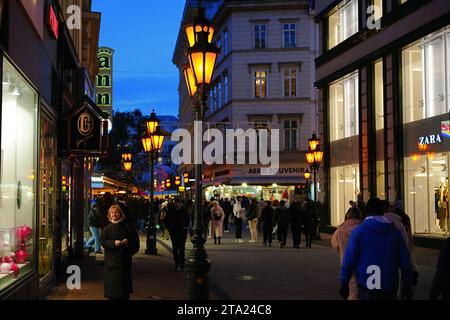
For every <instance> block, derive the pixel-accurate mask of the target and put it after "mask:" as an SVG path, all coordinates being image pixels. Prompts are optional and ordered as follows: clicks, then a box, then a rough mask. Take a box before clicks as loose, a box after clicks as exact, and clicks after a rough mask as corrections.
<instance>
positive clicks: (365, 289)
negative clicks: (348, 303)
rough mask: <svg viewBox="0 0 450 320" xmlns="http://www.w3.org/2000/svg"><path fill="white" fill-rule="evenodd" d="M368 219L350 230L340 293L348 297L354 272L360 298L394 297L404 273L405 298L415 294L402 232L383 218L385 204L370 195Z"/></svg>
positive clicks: (341, 274)
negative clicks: (400, 275)
mask: <svg viewBox="0 0 450 320" xmlns="http://www.w3.org/2000/svg"><path fill="white" fill-rule="evenodd" d="M365 209H366V214H367V218H365V219H364V221H363V222H362V223H361V224H360V225H359V226H357V227H356V228H355V229H354V230H353V231H352V233H351V235H350V239H349V240H348V245H347V248H346V250H345V253H344V258H343V260H342V267H341V273H340V282H341V288H340V290H339V293H340V295H341V296H342V297H343V298H344V299H347V297H348V296H349V281H350V279H351V277H352V276H353V274H355V275H356V279H357V282H358V299H359V300H395V299H396V297H397V291H398V286H399V270H401V273H402V280H403V288H402V291H403V297H404V298H405V299H407V300H409V299H411V298H412V296H413V290H412V281H411V280H412V266H411V259H410V253H409V250H408V247H407V245H406V243H405V241H404V239H403V237H402V235H401V233H400V231H399V230H398V229H397V228H396V227H395V226H394V224H393V223H391V222H390V221H389V220H388V219H386V218H385V217H383V213H384V210H383V209H384V208H383V203H382V201H381V200H380V199H378V198H370V199H369V201H368V202H367V205H366V208H365Z"/></svg>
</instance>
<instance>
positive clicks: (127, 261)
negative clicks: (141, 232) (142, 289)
mask: <svg viewBox="0 0 450 320" xmlns="http://www.w3.org/2000/svg"><path fill="white" fill-rule="evenodd" d="M108 220H109V221H110V222H111V223H110V224H108V225H107V226H106V227H105V228H104V229H103V232H102V242H101V243H102V246H103V248H105V266H104V271H103V278H104V282H105V297H107V298H109V299H110V300H128V299H129V298H130V293H132V292H133V284H132V279H131V264H132V256H133V255H134V254H135V253H137V252H138V251H139V236H138V233H137V231H136V229H135V228H134V227H133V224H128V223H127V222H126V221H125V216H124V214H123V212H122V210H121V209H120V207H119V206H118V205H113V206H111V208H110V209H109V211H108Z"/></svg>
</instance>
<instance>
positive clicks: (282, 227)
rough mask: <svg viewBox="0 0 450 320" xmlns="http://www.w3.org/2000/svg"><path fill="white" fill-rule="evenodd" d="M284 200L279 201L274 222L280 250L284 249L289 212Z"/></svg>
mask: <svg viewBox="0 0 450 320" xmlns="http://www.w3.org/2000/svg"><path fill="white" fill-rule="evenodd" d="M285 204H286V202H285V201H284V200H281V201H280V206H279V207H278V208H276V209H275V220H276V223H277V237H278V242H279V243H280V248H284V247H286V243H287V231H288V228H289V211H288V209H287V208H286V206H285Z"/></svg>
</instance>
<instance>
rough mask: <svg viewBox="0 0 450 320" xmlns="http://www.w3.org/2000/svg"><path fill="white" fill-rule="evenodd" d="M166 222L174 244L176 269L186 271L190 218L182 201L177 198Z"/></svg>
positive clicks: (170, 207)
mask: <svg viewBox="0 0 450 320" xmlns="http://www.w3.org/2000/svg"><path fill="white" fill-rule="evenodd" d="M165 221H166V227H167V229H168V231H169V235H170V240H171V242H172V254H173V260H174V261H175V269H177V270H184V256H185V247H186V239H187V233H188V227H189V216H188V213H187V211H186V208H184V207H183V206H182V205H181V201H180V200H179V199H178V198H176V199H175V200H174V201H173V203H172V204H170V205H169V207H168V208H167V213H166V220H165Z"/></svg>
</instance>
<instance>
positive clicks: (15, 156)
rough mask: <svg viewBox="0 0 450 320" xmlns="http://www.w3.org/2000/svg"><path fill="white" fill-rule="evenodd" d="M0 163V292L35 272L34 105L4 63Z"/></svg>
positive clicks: (24, 83) (26, 86) (29, 90)
mask: <svg viewBox="0 0 450 320" xmlns="http://www.w3.org/2000/svg"><path fill="white" fill-rule="evenodd" d="M2 83H3V84H2V109H1V113H2V114H1V160H0V170H1V171H0V260H1V267H0V290H2V289H4V288H5V287H7V286H9V285H11V284H13V283H14V282H16V281H17V280H18V279H20V278H23V277H24V276H26V275H27V274H28V273H30V272H31V271H32V270H33V269H34V265H35V257H34V256H33V252H34V248H35V243H36V242H35V241H36V239H35V236H34V234H35V228H36V222H35V212H36V206H35V199H36V181H35V177H36V174H37V172H36V158H37V155H36V149H37V146H36V140H37V139H36V132H37V100H38V96H37V93H36V92H35V91H34V89H33V88H32V87H31V86H30V85H29V84H28V83H27V81H26V80H25V79H24V78H23V77H22V76H21V75H20V73H19V72H18V71H17V70H16V69H15V68H14V67H13V66H12V64H10V63H9V62H8V61H7V60H6V59H3V74H2Z"/></svg>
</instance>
